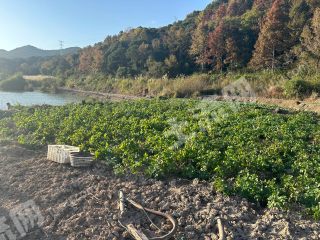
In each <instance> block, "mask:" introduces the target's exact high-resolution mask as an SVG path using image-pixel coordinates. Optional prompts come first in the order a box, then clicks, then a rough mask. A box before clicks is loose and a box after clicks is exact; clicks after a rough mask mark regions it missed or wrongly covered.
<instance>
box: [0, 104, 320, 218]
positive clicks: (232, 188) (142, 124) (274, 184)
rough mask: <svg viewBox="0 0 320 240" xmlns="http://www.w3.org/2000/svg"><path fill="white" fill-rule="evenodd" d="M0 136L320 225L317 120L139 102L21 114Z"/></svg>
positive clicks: (4, 122) (261, 110)
mask: <svg viewBox="0 0 320 240" xmlns="http://www.w3.org/2000/svg"><path fill="white" fill-rule="evenodd" d="M0 119H1V120H0V137H2V138H13V139H18V141H19V142H20V143H21V144H25V145H28V146H29V147H37V146H45V145H47V144H50V143H57V144H71V145H76V146H78V145H79V146H80V147H81V148H82V149H83V150H84V151H91V152H93V153H95V156H96V158H97V159H100V160H104V161H105V162H106V163H107V164H108V165H110V166H111V167H113V168H114V170H115V171H116V172H117V173H124V172H126V171H130V172H133V173H139V174H140V173H143V174H146V175H148V176H151V177H156V178H163V177H182V178H190V179H192V178H200V179H206V180H210V181H212V182H213V183H214V185H215V187H216V189H217V190H218V191H222V192H225V193H227V194H238V195H240V196H242V197H245V198H247V199H249V200H251V201H253V202H256V203H259V204H260V205H261V206H268V207H278V208H287V207H293V206H303V207H304V209H306V210H307V212H308V213H311V214H312V215H313V216H314V217H315V218H316V219H320V125H319V121H320V118H319V116H317V115H316V114H313V113H307V112H289V111H286V110H279V109H275V108H273V107H267V106H261V105H256V104H237V103H225V102H209V101H200V100H177V99H172V100H140V101H128V102H110V103H91V104H88V103H87V104H82V105H67V106H63V107H34V108H21V109H20V110H19V111H16V113H14V114H13V115H12V116H11V115H8V114H0Z"/></svg>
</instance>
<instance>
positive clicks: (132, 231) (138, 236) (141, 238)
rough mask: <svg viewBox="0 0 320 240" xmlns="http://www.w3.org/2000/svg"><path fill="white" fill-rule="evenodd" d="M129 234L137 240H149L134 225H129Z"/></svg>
mask: <svg viewBox="0 0 320 240" xmlns="http://www.w3.org/2000/svg"><path fill="white" fill-rule="evenodd" d="M127 229H128V232H129V233H130V234H131V236H132V237H134V239H136V240H149V238H148V237H147V236H146V235H144V234H143V233H142V232H139V231H138V230H137V229H136V228H135V227H134V226H133V225H132V224H129V225H127Z"/></svg>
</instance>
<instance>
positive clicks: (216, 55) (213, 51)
mask: <svg viewBox="0 0 320 240" xmlns="http://www.w3.org/2000/svg"><path fill="white" fill-rule="evenodd" d="M224 26H225V25H224V23H223V22H221V23H220V24H219V26H218V27H217V28H216V29H215V30H214V31H213V32H211V33H209V37H208V50H207V52H206V56H207V62H208V64H213V65H214V66H215V69H216V70H220V71H222V70H223V66H224V64H223V62H224V58H225V55H226V50H225V36H224V34H225V29H224Z"/></svg>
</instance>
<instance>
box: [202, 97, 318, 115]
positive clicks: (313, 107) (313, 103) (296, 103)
mask: <svg viewBox="0 0 320 240" xmlns="http://www.w3.org/2000/svg"><path fill="white" fill-rule="evenodd" d="M200 99H207V100H217V101H225V100H227V101H235V102H254V103H260V104H266V105H272V106H278V107H281V108H287V109H293V110H297V111H311V112H316V113H320V98H316V99H312V98H310V99H304V100H294V99H278V98H263V97H256V98H245V97H222V96H203V97H200Z"/></svg>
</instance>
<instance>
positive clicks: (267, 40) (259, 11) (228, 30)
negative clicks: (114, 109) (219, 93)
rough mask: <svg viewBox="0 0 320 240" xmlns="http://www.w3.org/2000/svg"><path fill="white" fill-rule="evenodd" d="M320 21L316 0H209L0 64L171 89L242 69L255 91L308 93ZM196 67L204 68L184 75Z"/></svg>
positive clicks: (104, 87) (206, 84) (84, 80)
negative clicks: (164, 20) (159, 21)
mask: <svg viewBox="0 0 320 240" xmlns="http://www.w3.org/2000/svg"><path fill="white" fill-rule="evenodd" d="M319 23H320V2H319V1H315V0H215V1H213V2H212V3H210V4H209V5H208V6H207V7H206V8H205V9H204V10H203V11H195V12H193V13H191V14H189V15H188V16H187V17H186V18H185V20H183V21H177V22H174V23H173V24H170V25H168V26H165V27H161V28H145V27H138V28H134V29H130V30H128V31H121V32H120V33H119V34H117V35H114V36H107V37H106V39H105V40H104V41H102V42H99V43H97V44H95V45H93V46H89V47H86V48H83V49H81V50H80V51H79V52H78V53H77V54H68V55H65V56H64V57H63V58H61V57H59V58H57V57H49V58H44V59H31V60H30V59H28V60H26V61H24V62H21V61H19V62H17V61H11V62H10V63H8V62H6V61H4V62H3V61H2V63H0V72H4V73H6V74H12V73H13V72H17V71H18V72H22V73H23V74H27V75H28V74H31V75H36V74H43V75H54V76H59V77H60V78H61V79H62V81H60V82H59V84H60V85H62V86H66V87H69V88H75V87H76V88H81V89H85V90H95V91H107V92H122V93H124V92H125V93H131V94H136V93H155V94H163V95H168V92H170V94H169V96H185V95H192V94H197V93H198V92H201V91H202V90H208V89H214V90H219V88H221V87H224V86H225V85H226V84H228V83H230V82H231V81H233V80H236V79H238V78H239V77H241V76H245V77H246V79H247V80H248V81H250V83H252V85H253V87H254V88H255V89H254V90H255V91H256V92H257V93H259V94H260V93H264V94H265V95H268V94H269V92H271V93H270V94H271V95H272V96H274V97H283V96H285V95H290V97H291V96H299V97H300V96H301V95H308V96H309V95H311V93H318V94H320V83H319V81H318V79H319V70H318V69H319V67H320V51H319V49H320V24H319ZM0 62H1V60H0ZM199 73H201V74H205V75H206V76H205V77H203V75H201V77H197V76H196V77H194V78H191V79H189V81H187V79H186V78H185V76H190V75H194V74H199ZM181 76H183V78H181ZM137 78H138V79H140V81H137V80H136V79H137ZM174 78H178V81H166V79H174ZM199 79H200V80H199ZM151 80H152V81H151ZM290 80H292V81H294V82H292V83H290V84H286V83H287V82H288V81H290ZM298 80H299V81H298ZM300 80H302V81H300ZM195 81H198V82H195ZM199 81H200V82H199ZM304 81H307V82H304ZM167 85H170V86H169V87H168V86H167ZM181 87H183V88H185V89H186V88H189V89H186V90H183V91H182V92H185V93H186V94H185V93H181V91H180V90H179V91H180V92H179V91H177V89H178V88H181ZM286 87H288V88H289V89H288V91H286V89H285V88H286ZM216 88H217V89H216ZM270 89H271V90H270ZM296 90H297V91H302V93H299V92H295V91H296Z"/></svg>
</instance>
